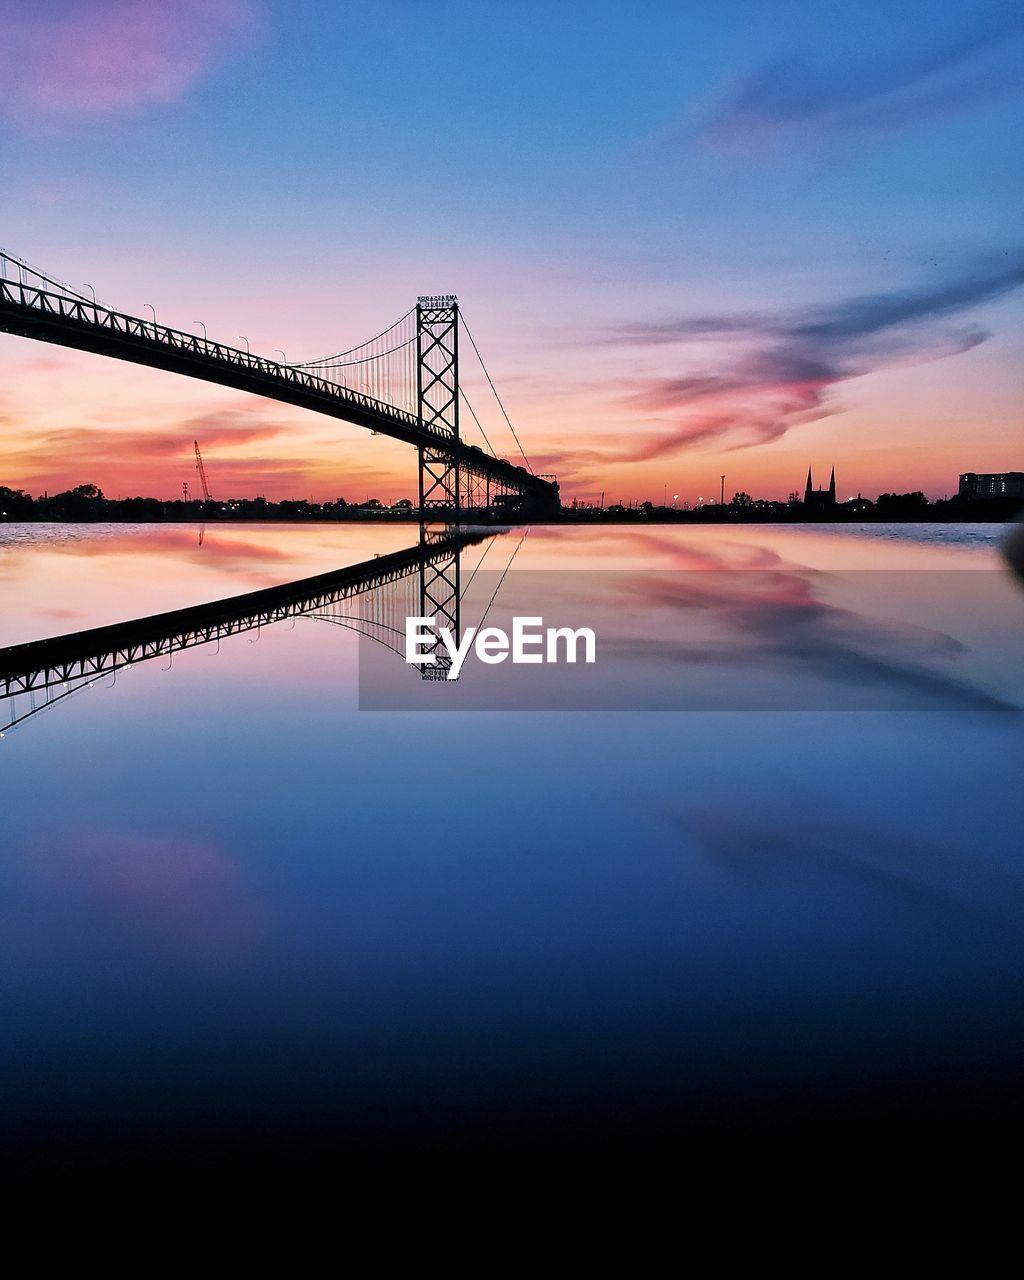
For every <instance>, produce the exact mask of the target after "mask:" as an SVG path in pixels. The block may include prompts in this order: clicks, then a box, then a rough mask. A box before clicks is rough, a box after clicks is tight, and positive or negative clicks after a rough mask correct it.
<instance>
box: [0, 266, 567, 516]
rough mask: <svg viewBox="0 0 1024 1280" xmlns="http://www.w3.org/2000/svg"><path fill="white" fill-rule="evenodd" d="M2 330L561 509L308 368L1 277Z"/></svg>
mask: <svg viewBox="0 0 1024 1280" xmlns="http://www.w3.org/2000/svg"><path fill="white" fill-rule="evenodd" d="M0 331H3V332H6V333H12V334H17V335H19V336H20V337H23V338H35V339H37V340H38V341H40V342H51V343H55V344H57V345H59V346H63V347H74V348H76V349H77V350H79V351H92V352H95V353H96V354H98V355H104V356H111V357H113V358H114V359H115V360H128V361H131V362H132V363H134V364H142V365H148V366H150V367H151V368H154V369H166V370H167V371H168V372H170V373H180V374H184V375H185V376H186V377H189V378H200V379H202V380H203V381H204V382H214V383H217V384H219V385H220V386H224V387H233V388H235V389H236V390H238V391H248V392H251V393H252V394H253V395H259V396H265V397H267V398H268V399H270V400H280V401H283V402H284V403H285V404H293V405H298V407H299V408H301V409H311V410H312V411H313V412H314V413H323V414H327V415H328V416H329V417H332V418H341V419H343V420H344V421H346V422H352V423H355V424H356V425H357V426H360V427H366V428H368V429H369V430H371V431H378V432H380V434H381V435H386V436H391V437H393V438H394V439H395V440H402V441H404V442H405V443H406V444H411V445H415V446H416V447H417V448H424V447H426V448H429V449H431V450H441V451H447V452H448V453H449V454H451V455H452V456H453V457H454V455H455V453H456V450H458V455H459V458H460V460H461V465H462V466H463V467H464V468H466V469H467V470H469V471H472V472H475V473H477V474H478V475H480V476H486V477H489V478H490V479H491V480H492V481H493V482H495V483H496V484H497V485H499V486H503V487H504V488H505V489H506V490H511V491H512V492H515V493H519V494H522V495H523V496H524V497H526V498H528V499H531V500H532V501H533V502H534V503H536V504H538V505H540V506H543V507H550V506H552V505H553V506H555V507H557V505H558V497H557V494H558V490H557V486H555V485H553V484H551V483H550V482H549V481H547V480H542V479H541V478H540V477H539V476H535V475H534V474H533V473H532V472H530V471H528V470H527V469H526V468H525V467H517V466H515V465H514V464H513V463H511V462H508V461H506V460H505V459H504V458H495V457H493V456H492V455H491V454H489V453H485V452H484V450H483V449H478V448H476V447H475V446H474V445H467V444H464V443H462V442H458V443H456V441H455V440H454V438H453V437H452V436H451V435H449V434H448V433H447V432H445V431H442V430H439V429H436V428H433V427H430V426H428V425H426V424H425V423H424V422H423V421H422V420H421V419H420V418H419V417H418V416H417V415H416V414H413V413H408V412H406V411H405V410H403V409H398V408H395V407H394V406H393V405H390V404H387V403H385V402H384V401H382V400H376V399H374V398H373V397H372V396H367V395H364V394H363V393H362V392H359V391H353V390H351V389H350V388H346V387H339V386H337V385H335V384H334V383H332V382H327V381H325V380H324V379H322V378H318V377H317V376H316V375H315V374H312V373H309V372H308V371H307V370H305V369H300V368H296V367H294V366H292V365H288V364H281V363H278V362H277V361H276V360H268V359H267V358H266V357H265V356H258V355H253V354H252V353H251V352H249V351H241V350H239V349H238V348H236V347H228V346H225V345H224V343H221V342H214V341H211V340H210V339H208V338H200V337H198V336H197V335H196V334H192V333H184V332H182V331H181V330H179V329H172V328H169V327H168V326H166V325H161V324H157V323H156V322H155V321H148V320H142V319H140V318H139V317H138V316H130V315H126V314H124V313H122V312H119V311H112V310H111V309H110V308H109V307H104V306H103V305H101V304H97V303H93V302H91V301H89V300H88V299H82V298H78V297H75V296H73V295H71V296H69V295H68V294H63V293H59V292H55V291H51V290H48V289H42V288H39V287H36V286H34V285H31V284H24V283H21V282H19V281H16V280H11V279H7V278H0Z"/></svg>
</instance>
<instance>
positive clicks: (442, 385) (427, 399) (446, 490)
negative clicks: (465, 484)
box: [416, 294, 462, 520]
mask: <svg viewBox="0 0 1024 1280" xmlns="http://www.w3.org/2000/svg"><path fill="white" fill-rule="evenodd" d="M416 404H417V412H418V414H419V419H420V422H421V423H422V424H423V425H424V426H425V427H426V428H427V429H428V430H432V431H438V432H440V433H442V434H443V435H445V436H447V437H449V438H450V439H451V440H452V441H453V442H454V448H453V447H452V445H451V444H449V445H448V446H447V447H446V448H444V449H441V448H438V449H434V448H431V447H430V446H429V445H423V446H421V447H420V450H419V460H420V510H421V511H429V510H430V509H431V508H434V509H439V510H440V509H443V510H444V511H446V512H454V516H455V519H456V520H458V518H459V516H460V514H461V511H462V459H461V457H460V452H461V450H460V439H459V304H458V300H457V299H456V298H455V297H453V296H452V295H451V294H444V295H442V296H429V297H424V298H420V299H419V300H418V302H417V303H416Z"/></svg>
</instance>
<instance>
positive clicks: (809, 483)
mask: <svg viewBox="0 0 1024 1280" xmlns="http://www.w3.org/2000/svg"><path fill="white" fill-rule="evenodd" d="M813 492H814V481H813V480H812V479H811V469H810V467H808V468H807V488H806V489H805V490H804V502H810V500H811V494H812V493H813Z"/></svg>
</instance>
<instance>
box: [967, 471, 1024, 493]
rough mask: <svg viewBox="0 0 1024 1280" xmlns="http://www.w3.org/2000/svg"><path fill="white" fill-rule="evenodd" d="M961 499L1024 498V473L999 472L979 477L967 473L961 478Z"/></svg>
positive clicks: (974, 472) (976, 474)
mask: <svg viewBox="0 0 1024 1280" xmlns="http://www.w3.org/2000/svg"><path fill="white" fill-rule="evenodd" d="M960 497H961V498H1024V471H998V472H992V473H990V474H988V475H979V474H978V473H977V472H976V471H965V472H964V474H963V475H962V476H961V477H960Z"/></svg>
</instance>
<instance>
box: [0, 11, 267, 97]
mask: <svg viewBox="0 0 1024 1280" xmlns="http://www.w3.org/2000/svg"><path fill="white" fill-rule="evenodd" d="M257 20H258V13H257V9H256V7H255V5H254V3H253V2H252V0H164V2H163V3H160V4H156V3H152V0H73V2H72V3H69V4H64V5H59V6H53V5H49V6H47V7H46V8H45V9H41V7H34V6H33V7H29V6H25V8H24V9H22V10H20V11H16V12H15V13H13V14H8V15H7V17H6V19H5V28H4V38H3V41H2V44H0V78H2V79H3V82H4V87H5V94H6V96H7V98H8V101H9V102H11V103H12V104H14V105H15V106H17V107H19V108H20V109H21V110H23V111H29V112H37V113H42V114H47V115H73V114H78V113H90V114H92V113H96V114H102V113H109V112H122V111H131V110H138V109H139V108H142V107H145V106H150V105H153V104H157V103H165V102H173V101H174V100H175V99H177V98H179V97H181V95H182V94H184V93H185V92H187V91H188V90H189V89H190V88H191V87H192V86H193V84H195V82H196V81H197V80H198V79H199V78H200V77H201V76H202V75H203V74H204V73H205V72H206V71H207V70H208V69H209V68H210V67H211V66H212V65H214V64H215V63H216V62H217V61H218V60H219V59H220V58H221V57H223V56H225V55H226V54H227V53H228V52H229V51H230V49H231V48H232V47H234V46H235V45H237V42H238V40H239V39H241V38H244V36H245V35H246V34H247V33H250V32H251V31H252V30H253V29H254V27H255V25H256V23H257Z"/></svg>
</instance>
